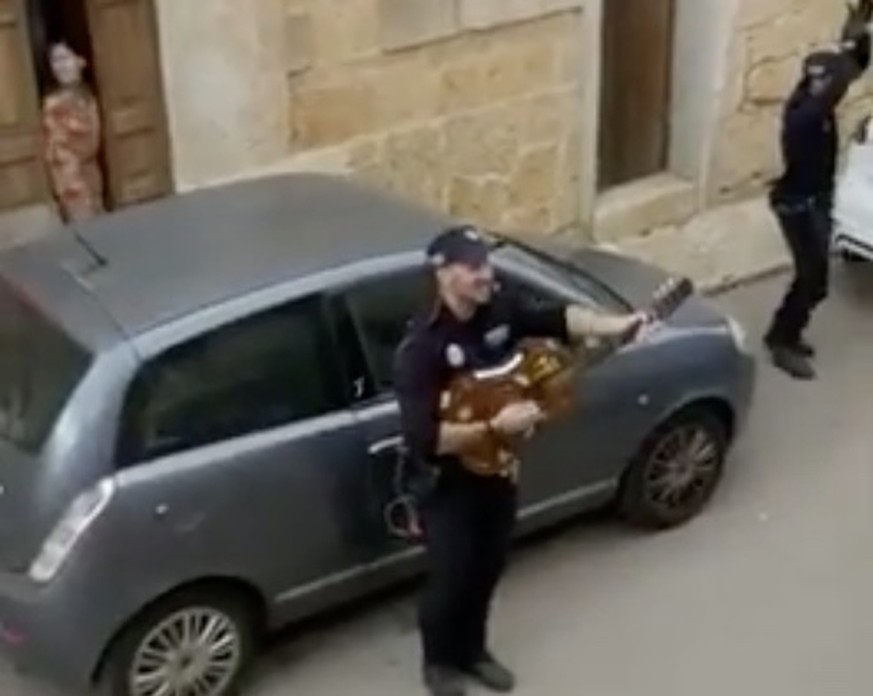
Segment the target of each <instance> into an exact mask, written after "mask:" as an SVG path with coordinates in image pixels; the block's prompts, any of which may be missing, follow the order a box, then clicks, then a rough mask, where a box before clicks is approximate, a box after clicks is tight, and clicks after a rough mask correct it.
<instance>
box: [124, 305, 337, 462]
mask: <svg viewBox="0 0 873 696" xmlns="http://www.w3.org/2000/svg"><path fill="white" fill-rule="evenodd" d="M321 307H322V305H321V301H320V299H317V298H312V299H307V300H303V301H297V302H294V303H292V304H289V305H285V306H282V307H279V308H276V309H272V310H269V311H266V312H264V313H262V314H258V315H256V316H253V317H250V318H247V319H243V320H240V321H237V322H234V323H232V324H230V325H227V326H224V327H221V328H219V329H216V330H213V331H211V332H209V333H207V334H204V335H202V336H199V337H197V338H195V339H193V340H190V341H188V342H186V343H184V344H181V345H179V346H176V347H174V348H172V349H170V350H168V351H167V352H165V353H164V354H162V355H160V356H159V357H157V358H156V359H154V360H152V361H151V362H149V363H147V364H146V365H145V366H144V367H143V368H142V370H141V372H140V374H139V375H138V376H137V377H136V379H135V380H134V383H133V384H132V386H131V389H130V392H129V398H128V402H127V404H126V408H125V419H124V430H123V433H122V439H121V443H120V444H121V448H120V449H121V452H120V456H121V459H122V465H129V464H132V463H135V462H139V461H147V460H150V459H154V458H156V457H162V456H167V455H169V454H173V453H177V452H180V451H184V450H189V449H193V448H197V447H203V446H206V445H210V444H214V443H217V442H221V441H223V440H229V439H233V438H236V437H240V436H244V435H247V434H251V433H255V432H259V431H263V430H268V429H271V428H275V427H280V426H282V425H286V424H290V423H294V422H296V421H300V420H303V419H307V418H313V417H316V416H320V415H324V414H326V413H328V412H330V411H331V410H334V409H335V408H337V407H338V406H339V405H340V403H341V398H340V396H339V384H338V382H337V378H336V375H337V370H336V369H335V368H334V366H333V365H331V364H330V362H331V360H332V358H333V345H332V343H331V341H330V338H329V334H328V333H327V330H326V324H325V322H324V321H323V314H322V311H321Z"/></svg>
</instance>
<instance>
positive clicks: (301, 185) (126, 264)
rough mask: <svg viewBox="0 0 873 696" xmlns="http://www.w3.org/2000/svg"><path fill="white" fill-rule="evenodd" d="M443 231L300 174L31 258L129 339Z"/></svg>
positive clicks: (227, 191)
mask: <svg viewBox="0 0 873 696" xmlns="http://www.w3.org/2000/svg"><path fill="white" fill-rule="evenodd" d="M448 223H449V220H448V218H445V217H443V216H441V215H439V214H438V213H436V212H433V211H431V210H429V209H426V208H424V207H420V206H418V205H415V204H413V203H411V202H408V201H405V200H402V199H399V198H397V197H395V196H393V195H390V194H387V193H385V192H382V191H379V190H377V189H375V188H372V187H369V186H366V185H364V184H362V183H361V182H358V181H355V180H352V179H349V178H347V177H343V176H339V175H336V176H334V175H327V174H310V173H305V174H304V173H300V174H287V175H276V176H269V177H265V178H260V179H252V180H246V181H240V182H234V183H229V184H224V185H220V186H215V187H210V188H205V189H199V190H196V191H192V192H188V193H183V194H180V195H176V196H171V197H168V198H165V199H161V200H158V201H154V202H150V203H145V204H141V205H137V206H133V207H130V208H126V209H123V210H120V211H118V212H115V213H113V214H110V215H106V216H103V217H100V218H97V219H94V220H92V221H89V222H88V223H86V224H84V225H79V226H78V227H76V228H75V233H76V235H77V239H76V242H77V244H71V241H72V238H73V234H72V233H71V231H70V230H69V229H61V230H58V231H56V232H55V233H54V234H53V235H52V237H51V238H50V239H47V240H44V241H41V242H38V243H37V244H35V245H31V247H30V248H29V249H28V253H29V254H31V255H33V254H36V255H38V256H42V257H44V260H46V261H47V262H49V263H53V264H56V265H58V266H60V267H62V268H64V269H65V270H66V271H67V272H70V273H73V274H74V275H75V276H76V278H77V280H78V282H79V283H80V284H82V285H84V286H85V287H86V288H87V290H88V291H89V292H90V293H92V294H93V295H94V297H95V298H96V299H97V300H98V302H99V303H100V304H101V305H102V306H103V307H104V309H105V310H106V311H108V312H109V314H110V315H111V316H112V319H113V320H114V321H115V322H116V323H117V324H118V326H119V327H120V328H121V329H122V331H124V333H125V334H127V335H128V336H133V335H137V334H140V333H142V332H144V331H147V330H148V329H150V328H153V327H155V326H157V325H160V324H162V323H165V322H167V321H170V320H173V319H175V318H179V317H182V316H185V315H187V314H190V313H192V312H195V311H197V310H199V309H201V308H204V307H207V306H210V305H214V304H218V303H221V302H223V301H226V300H229V299H232V298H234V297H238V296H241V295H244V294H246V293H248V292H251V291H254V290H257V289H260V288H264V287H269V286H271V285H274V284H276V283H279V282H284V281H292V280H295V279H298V278H303V277H305V276H309V275H312V274H316V273H320V272H323V271H328V270H331V269H335V268H339V267H341V266H343V265H346V264H349V263H353V262H356V261H360V260H364V259H367V258H377V257H382V256H386V255H393V254H401V253H406V252H411V251H414V250H417V249H423V248H424V245H425V244H426V243H427V241H428V240H429V239H430V238H432V236H433V235H434V234H436V233H437V232H438V231H439V230H440V229H442V228H443V227H444V226H445V225H446V224H448ZM83 251H86V252H87V257H83V256H82V253H83ZM74 256H75V257H76V258H73V257H74ZM83 258H88V260H89V262H88V263H83V261H82V259H83Z"/></svg>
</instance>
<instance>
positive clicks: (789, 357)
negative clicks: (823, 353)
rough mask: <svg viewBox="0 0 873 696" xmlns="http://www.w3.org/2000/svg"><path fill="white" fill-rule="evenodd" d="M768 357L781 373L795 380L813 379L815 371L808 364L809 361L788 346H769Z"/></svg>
mask: <svg viewBox="0 0 873 696" xmlns="http://www.w3.org/2000/svg"><path fill="white" fill-rule="evenodd" d="M770 355H771V357H772V360H773V365H775V366H776V367H778V368H779V369H780V370H782V371H783V372H786V373H788V374H789V375H791V376H792V377H794V378H795V379H802V380H811V379H815V370H814V369H813V368H812V365H810V363H809V359H808V358H807V357H806V356H805V355H803V354H802V353H800V352H799V351H798V350H797V349H796V348H793V347H788V346H771V347H770Z"/></svg>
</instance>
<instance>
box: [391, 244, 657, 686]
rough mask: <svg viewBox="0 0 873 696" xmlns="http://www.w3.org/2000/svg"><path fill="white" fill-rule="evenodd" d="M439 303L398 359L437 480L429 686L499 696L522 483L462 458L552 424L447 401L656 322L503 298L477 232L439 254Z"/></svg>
mask: <svg viewBox="0 0 873 696" xmlns="http://www.w3.org/2000/svg"><path fill="white" fill-rule="evenodd" d="M428 258H429V260H430V262H431V264H432V266H433V268H434V274H435V281H436V282H435V285H436V295H435V297H434V304H433V307H431V308H427V309H426V311H425V312H424V313H423V314H422V315H421V316H419V317H417V318H416V319H414V320H413V322H412V325H411V327H410V329H409V331H408V333H407V335H406V337H405V338H404V340H403V341H402V342H401V344H400V346H399V347H398V350H397V354H396V358H395V388H396V391H397V395H398V400H399V403H400V415H401V422H402V428H403V434H404V438H405V440H406V443H407V445H408V448H409V451H410V453H411V455H412V457H413V458H414V459H415V460H416V461H417V462H421V463H422V464H423V465H424V466H425V467H426V468H427V469H429V470H431V471H433V472H435V474H436V483H435V484H434V486H433V487H432V490H431V491H430V492H429V493H427V494H426V495H425V496H424V498H423V500H422V503H421V519H422V522H423V530H424V541H425V546H426V549H427V553H428V557H429V561H430V577H429V580H428V586H427V588H426V590H425V593H424V596H423V598H422V603H421V613H420V628H421V634H422V640H423V648H424V679H425V683H426V685H427V687H428V689H429V691H430V693H431V694H432V696H462V695H463V694H464V693H465V691H464V678H466V677H472V678H473V679H475V680H476V681H478V682H480V683H481V684H483V685H484V686H486V687H488V688H490V689H493V690H496V691H509V690H511V689H512V688H513V685H514V677H513V675H512V673H511V672H510V671H509V670H508V669H507V668H506V667H504V666H503V665H501V664H500V663H499V662H498V661H497V660H496V659H495V658H494V657H493V656H492V654H491V653H490V652H489V650H488V646H487V636H486V633H487V631H486V625H487V621H488V614H489V607H490V604H491V599H492V595H493V593H494V591H495V588H496V587H497V584H498V580H499V578H500V576H501V574H502V572H503V568H504V565H505V562H506V556H507V553H508V551H509V545H510V538H511V534H512V530H513V526H514V522H515V514H516V482H515V480H514V477H512V476H507V477H503V476H494V477H486V476H478V475H476V474H474V473H471V472H470V471H469V470H467V469H466V468H464V466H463V464H462V463H461V461H460V459H459V454H460V453H461V452H462V451H463V450H464V449H465V448H466V447H467V446H469V445H470V444H471V443H474V442H476V441H477V440H478V439H480V438H485V437H488V436H489V434H490V433H491V432H496V433H500V434H501V435H504V436H511V435H518V436H520V435H522V434H528V433H530V431H531V430H532V429H533V428H535V426H536V425H537V424H538V423H539V422H540V421H541V419H542V414H541V412H540V411H539V408H538V407H537V406H536V404H534V403H533V402H519V403H513V404H511V405H509V406H507V407H506V408H504V409H503V410H502V411H501V412H500V413H499V414H498V415H497V416H496V417H495V418H493V419H492V420H491V421H489V422H472V423H451V422H444V421H442V420H441V419H440V417H439V410H440V409H439V404H440V400H441V395H442V392H443V389H444V388H445V386H446V384H447V383H448V381H449V379H450V378H451V376H452V375H453V374H456V373H457V371H459V370H461V371H463V370H467V369H480V368H487V367H493V366H494V365H495V364H499V363H500V362H502V361H503V360H505V359H506V358H507V357H508V356H509V355H511V354H512V352H513V351H514V350H515V347H516V342H517V341H519V340H520V339H523V338H525V337H528V336H549V337H554V338H557V339H559V340H562V341H565V342H566V341H569V340H571V339H577V338H582V337H584V336H590V335H597V336H610V337H614V336H620V337H635V336H636V335H637V333H638V331H639V330H640V329H641V328H643V327H644V325H646V324H647V323H648V320H649V318H648V315H647V314H646V313H634V314H628V315H618V316H607V315H601V314H595V313H593V312H592V311H591V310H589V309H587V308H584V307H581V306H576V305H569V306H563V305H557V306H555V307H552V308H530V307H527V306H526V305H524V304H522V303H521V301H520V300H518V299H517V298H515V297H513V296H508V295H507V294H506V292H505V291H504V290H495V288H494V271H493V268H492V266H491V264H490V262H489V246H488V244H487V242H486V241H485V240H484V239H483V238H482V237H481V235H479V234H478V233H477V232H476V230H474V229H472V228H465V227H458V228H452V229H449V230H447V231H445V232H444V233H442V234H440V235H439V236H437V238H436V239H434V240H433V242H432V243H431V244H430V246H429V248H428Z"/></svg>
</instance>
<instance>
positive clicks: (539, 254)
mask: <svg viewBox="0 0 873 696" xmlns="http://www.w3.org/2000/svg"><path fill="white" fill-rule="evenodd" d="M493 248H494V249H496V250H499V251H500V252H502V253H504V254H507V253H508V254H510V255H512V256H514V257H515V258H517V259H519V260H521V261H523V262H524V263H525V264H526V265H527V266H530V267H532V268H535V269H537V270H538V271H539V272H540V273H542V274H543V275H545V276H546V277H550V278H552V280H556V281H559V282H564V283H567V284H569V285H571V286H573V287H574V288H576V289H577V290H580V291H581V292H582V293H583V294H584V295H585V296H587V297H588V298H589V299H590V300H591V301H592V302H593V303H594V304H596V305H598V306H600V307H602V308H603V309H605V310H611V311H616V312H625V311H627V310H628V306H627V304H626V303H625V302H624V301H622V299H621V298H620V297H619V296H618V295H616V294H615V292H613V291H612V290H611V289H610V288H608V287H607V286H605V285H603V283H601V282H600V281H598V280H597V279H595V278H592V277H591V276H590V275H588V274H587V273H585V272H584V271H582V270H581V269H580V268H577V267H575V266H573V265H571V264H570V263H563V262H561V261H560V260H559V259H558V258H555V257H554V256H551V255H550V254H548V253H547V252H545V251H541V250H539V249H537V248H535V247H533V246H530V245H528V244H525V243H524V242H522V241H520V240H516V239H511V238H507V237H499V238H497V239H496V240H495V241H494V243H493Z"/></svg>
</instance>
